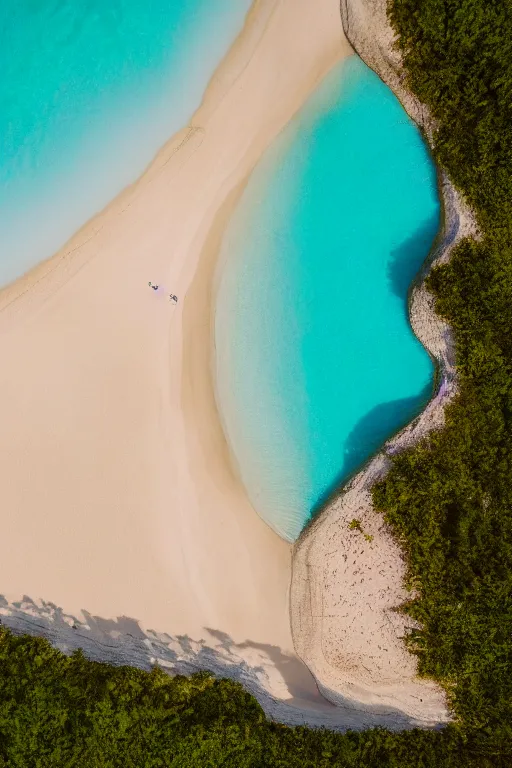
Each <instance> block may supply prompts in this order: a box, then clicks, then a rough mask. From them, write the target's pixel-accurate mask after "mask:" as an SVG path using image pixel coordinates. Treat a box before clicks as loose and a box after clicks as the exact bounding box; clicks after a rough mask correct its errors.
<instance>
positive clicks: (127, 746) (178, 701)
mask: <svg viewBox="0 0 512 768" xmlns="http://www.w3.org/2000/svg"><path fill="white" fill-rule="evenodd" d="M488 753H489V750H488V747H487V745H486V744H485V743H479V742H478V741H474V740H472V739H471V738H469V739H468V737H466V736H465V735H464V734H463V733H462V732H461V730H460V729H459V728H457V727H449V728H446V729H444V730H443V731H442V732H431V731H410V732H405V733H401V734H391V733H389V732H387V731H385V730H383V729H375V730H371V731H366V732H363V733H348V734H343V735H342V734H337V733H332V732H330V731H313V730H310V729H308V728H302V727H301V728H287V727H285V726H282V725H278V724H276V723H269V722H268V721H267V720H266V719H265V716H264V714H263V711H262V710H261V709H260V707H259V705H258V704H257V703H256V701H255V700H254V699H253V698H252V696H250V695H249V694H248V693H247V692H246V691H245V690H244V689H243V688H242V686H241V685H239V684H238V683H234V682H231V681H230V680H215V679H214V678H213V677H211V676H210V675H209V674H207V673H201V674H197V675H193V676H192V677H191V678H188V677H174V678H171V677H169V675H167V674H165V673H164V672H162V671H161V670H159V669H154V670H153V671H152V672H143V671H141V670H139V669H134V668H133V667H113V666H110V665H108V664H98V663H96V662H91V661H88V660H87V659H86V658H85V657H84V656H83V655H82V654H81V653H75V654H74V655H73V656H71V657H68V656H65V655H64V654H63V653H61V652H60V651H58V650H56V649H54V648H52V647H51V646H50V644H49V643H48V642H47V641H46V640H43V639H42V638H33V637H28V636H24V637H16V636H15V635H13V634H11V633H10V632H9V631H7V630H6V629H0V766H1V768H7V766H8V767H9V768H32V767H34V768H35V767H37V768H54V767H55V768H64V767H65V768H71V767H73V768H74V767H75V766H76V768H118V767H119V768H217V766H219V768H220V766H222V767H223V768H274V767H275V768H313V767H314V768H418V767H419V766H424V767H425V768H427V767H428V768H430V766H439V767H440V768H459V766H464V767H465V768H490V766H500V767H501V766H503V767H504V766H506V765H510V761H509V760H510V759H512V752H511V751H509V752H503V753H496V754H494V755H489V754H488ZM461 761H462V762H461Z"/></svg>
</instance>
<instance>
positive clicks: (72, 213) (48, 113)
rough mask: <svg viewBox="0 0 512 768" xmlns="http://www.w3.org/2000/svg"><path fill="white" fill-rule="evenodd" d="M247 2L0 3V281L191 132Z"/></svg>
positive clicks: (46, 252)
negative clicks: (185, 129)
mask: <svg viewBox="0 0 512 768" xmlns="http://www.w3.org/2000/svg"><path fill="white" fill-rule="evenodd" d="M250 2H251V0H237V1H236V3H233V2H232V0H151V2H148V1H147V0H108V2H105V0H2V2H1V3H0V71H1V77H0V283H5V282H8V281H10V280H12V279H13V278H15V277H17V276H18V275H20V274H21V273H23V272H24V271H26V269H28V268H29V267H30V266H33V265H34V264H35V263H37V262H38V261H40V260H42V259H44V258H46V257H48V256H50V255H51V254H52V253H53V252H54V251H55V250H56V249H57V248H59V247H60V246H61V245H62V244H63V243H64V242H65V241H66V240H67V239H68V238H69V237H70V236H71V235H72V234H73V232H75V231H76V230H77V229H78V228H79V227H80V226H81V225H82V224H84V223H85V222H86V221H87V220H88V219H89V218H90V217H91V216H92V215H93V214H94V213H96V212H97V211H98V210H101V208H102V207H103V206H104V205H105V204H106V203H107V202H108V201H109V200H111V199H112V198H113V197H114V196H115V195H116V194H117V193H118V192H119V191H120V190H121V189H122V188H123V187H124V186H125V185H126V184H128V183H130V182H131V181H133V180H134V179H136V178H137V176H138V175H139V174H140V173H141V172H142V171H143V170H144V168H145V166H146V165H147V164H148V163H149V162H150V160H151V158H152V157H153V155H154V154H155V153H156V151H157V150H158V149H159V148H160V147H161V146H162V145H163V144H164V142H165V141H166V140H167V139H168V138H169V137H170V136H171V135H172V134H173V133H174V132H175V131H176V130H178V129H179V128H181V127H182V126H184V125H186V123H187V121H188V119H189V117H190V116H191V114H192V113H193V111H194V109H195V108H196V107H197V106H198V104H199V103H200V101H201V96H202V94H203V92H204V90H205V87H206V85H207V82H208V80H209V78H210V76H211V75H212V73H213V71H214V69H215V66H216V64H217V63H218V61H219V60H220V59H221V58H222V56H223V55H224V53H225V52H226V51H227V49H228V48H229V45H230V43H231V42H232V40H233V39H234V38H235V36H236V34H237V33H238V31H239V30H240V29H241V27H242V24H243V21H244V18H245V14H246V12H247V10H248V8H249V6H250Z"/></svg>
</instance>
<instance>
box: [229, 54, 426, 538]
mask: <svg viewBox="0 0 512 768" xmlns="http://www.w3.org/2000/svg"><path fill="white" fill-rule="evenodd" d="M439 216H440V212H439V200H438V194H437V183H436V174H435V169H434V167H433V164H432V162H431V159H430V157H429V155H428V152H427V150H426V148H425V145H424V143H423V141H422V139H421V136H420V134H419V132H418V130H417V129H416V127H415V125H414V124H413V123H412V122H411V121H410V120H409V119H408V118H407V116H406V114H405V112H404V111H403V109H402V107H401V105H400V104H399V102H398V101H397V100H396V99H395V97H394V96H393V94H392V93H391V91H390V90H389V89H388V88H387V87H386V86H385V85H384V84H383V83H382V82H381V81H380V80H379V79H378V78H377V76H376V75H374V74H373V72H371V70H369V69H368V68H367V67H366V66H365V65H364V64H363V63H362V62H361V61H360V60H359V59H358V58H357V57H355V56H352V57H350V58H349V59H347V60H345V62H343V63H342V64H340V65H339V66H338V67H337V68H335V70H334V71H333V72H332V73H331V74H330V75H329V76H328V77H327V78H326V79H325V81H324V82H323V83H322V84H321V86H320V87H319V88H318V90H317V91H316V92H315V94H314V95H313V97H312V98H311V99H310V100H309V101H308V103H307V104H306V105H305V107H304V108H303V109H302V110H301V111H300V113H299V114H298V115H297V116H296V118H295V119H294V120H293V121H292V123H291V124H290V125H289V126H288V127H287V128H286V130H285V131H284V132H283V133H282V134H281V136H280V137H279V139H278V140H277V142H275V143H274V145H273V146H272V147H271V149H270V150H269V151H268V152H267V153H266V155H265V156H264V158H263V159H262V161H261V162H260V163H259V165H258V166H257V168H256V170H255V171H254V173H253V174H252V176H251V179H250V182H249V184H248V186H247V188H246V190H245V192H244V194H243V196H242V199H241V202H240V203H239V205H238V207H237V210H236V213H235V216H234V218H233V220H232V222H231V224H230V227H229V230H228V232H227V234H226V237H225V239H224V243H223V246H222V254H221V268H220V270H219V273H218V285H217V300H216V321H215V343H216V366H217V372H216V373H217V399H218V402H219V406H220V411H221V415H222V419H223V422H224V428H225V431H226V434H227V437H228V441H229V443H230V446H231V449H232V453H233V455H234V458H235V461H236V462H237V464H238V468H239V472H240V475H241V477H242V479H243V481H244V483H245V485H246V488H247V490H248V493H249V496H250V498H251V500H252V502H253V504H254V506H255V508H256V509H257V511H258V512H259V514H260V515H261V516H262V517H263V518H264V519H265V520H266V521H267V522H268V523H269V524H270V525H271V526H272V527H273V528H275V530H276V531H277V532H278V533H280V534H281V535H282V536H283V537H285V538H287V539H289V540H293V539H295V538H296V537H297V536H298V534H299V533H300V531H301V529H302V528H303V526H304V524H305V523H306V522H307V520H308V519H309V518H310V517H311V515H312V514H314V512H315V510H317V509H318V507H319V505H321V503H322V502H323V501H324V500H325V499H326V498H327V497H328V496H329V494H330V493H332V491H333V490H334V489H335V488H336V487H338V486H339V485H340V484H341V483H343V481H344V480H346V479H347V478H348V477H349V476H350V475H351V474H353V473H354V471H355V470H357V469H358V467H360V466H361V465H362V464H363V463H364V461H365V460H366V459H367V458H368V457H369V456H370V455H371V454H372V453H374V452H375V451H376V450H377V449H378V448H379V447H380V446H381V445H382V444H383V443H384V441H385V440H386V439H387V438H388V437H390V436H391V435H392V434H393V432H395V431H396V430H397V429H398V428H400V427H401V426H403V425H405V424H406V423H407V422H408V421H410V420H411V419H412V418H413V417H414V415H416V413H417V412H418V411H419V410H420V409H421V408H422V406H423V405H424V404H425V403H426V401H427V400H428V398H429V396H430V393H431V388H432V378H433V366H432V363H431V361H430V359H429V357H428V355H427V353H426V351H425V350H424V348H423V347H422V346H421V344H420V343H419V342H418V341H417V339H416V338H415V336H414V335H413V333H412V330H411V328H410V326H409V321H408V315H407V292H408V288H409V286H410V284H411V281H412V280H413V278H414V276H415V274H416V273H417V272H418V269H419V267H420V265H421V263H422V262H423V261H424V259H425V258H426V256H427V254H428V252H429V250H430V247H431V244H432V241H433V239H434V236H435V234H436V232H437V229H438V227H439Z"/></svg>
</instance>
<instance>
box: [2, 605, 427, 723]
mask: <svg viewBox="0 0 512 768" xmlns="http://www.w3.org/2000/svg"><path fill="white" fill-rule="evenodd" d="M82 615H83V617H84V619H85V621H84V619H79V618H77V617H75V616H73V615H71V614H67V613H65V612H64V611H63V610H62V609H61V608H59V607H58V606H56V605H54V604H53V603H49V602H44V601H40V600H39V601H37V602H36V601H34V600H32V599H31V598H29V597H24V598H23V600H22V601H20V602H17V603H9V602H8V601H7V600H6V599H5V598H4V597H3V596H2V595H0V623H1V624H3V625H4V626H6V627H8V628H10V629H11V630H12V631H13V632H15V633H17V634H31V635H38V636H43V637H46V638H47V639H48V640H49V642H50V643H51V644H52V645H53V646H54V647H56V648H58V649H59V650H61V651H63V652H64V653H68V654H69V653H72V652H73V651H75V650H77V649H81V650H82V651H83V653H84V654H85V656H86V657H87V658H89V659H91V660H93V661H101V662H106V663H109V664H114V665H116V666H120V665H130V666H135V667H139V668H141V669H146V670H150V669H151V668H152V667H154V666H155V665H157V666H159V667H161V668H162V669H164V670H165V671H167V672H169V674H184V675H190V674H192V673H194V672H197V671H199V670H208V671H210V672H212V673H213V674H214V675H215V676H217V677H227V678H231V679H233V680H236V681H238V682H240V683H241V684H242V685H243V686H244V687H245V688H246V689H247V690H248V691H249V692H250V693H251V694H252V695H253V696H254V697H255V698H256V699H257V701H258V702H259V704H260V706H261V707H262V708H263V710H264V712H265V713H266V715H267V716H268V717H270V718H271V719H274V720H277V721H279V722H283V723H287V724H289V725H298V724H304V725H311V726H315V727H318V726H320V725H325V726H326V727H328V728H334V729H336V730H347V729H348V728H352V729H358V728H368V727H376V726H379V725H380V726H388V727H391V728H400V729H403V728H412V727H416V726H417V725H422V723H418V722H417V721H415V720H413V719H412V718H410V717H409V716H407V715H406V714H404V713H403V712H401V711H400V710H398V709H396V708H394V707H390V706H383V705H377V704H374V705H368V704H364V705H363V704H361V706H360V707H359V706H358V705H357V702H355V701H354V700H353V699H350V700H349V699H344V698H343V697H342V696H338V697H337V700H338V702H339V703H338V705H337V706H334V705H333V704H331V703H330V702H329V701H327V700H326V699H325V698H324V697H323V696H322V695H321V694H320V692H319V690H318V687H317V685H316V682H315V680H314V678H313V676H312V675H311V673H310V672H309V670H308V669H307V667H306V666H305V664H303V662H302V661H301V660H300V659H299V658H298V657H297V656H295V655H294V654H291V653H288V652H286V651H283V649H281V648H280V647H278V646H275V645H270V644H266V643H259V642H253V641H251V640H245V641H244V642H241V643H237V642H235V641H234V640H233V638H231V637H230V636H229V635H228V634H226V633H225V632H222V631H220V630H215V629H211V628H205V629H204V633H203V637H201V638H200V639H197V640H196V639H193V638H190V637H189V636H188V635H170V634H167V633H161V632H155V631H153V630H147V631H144V630H143V629H142V628H141V626H140V623H139V622H138V621H137V620H136V619H134V618H131V617H128V616H119V617H117V618H116V619H106V618H102V617H100V616H93V615H92V614H90V613H89V612H87V611H82ZM247 649H249V650H254V651H255V652H256V654H255V660H256V663H253V662H252V659H251V663H250V664H249V663H248V662H247V660H246V659H244V658H243V651H245V650H247ZM258 661H259V662H260V664H258V663H257V662H258ZM268 667H273V668H275V669H276V670H277V671H278V672H279V673H280V675H281V677H282V679H283V681H284V683H285V686H286V688H287V691H288V696H286V697H283V698H282V699H278V698H276V696H275V695H273V694H272V693H271V692H270V690H268V688H267V686H266V681H265V675H266V671H265V668H268Z"/></svg>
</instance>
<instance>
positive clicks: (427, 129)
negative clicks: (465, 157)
mask: <svg viewBox="0 0 512 768" xmlns="http://www.w3.org/2000/svg"><path fill="white" fill-rule="evenodd" d="M340 5H341V16H342V20H343V26H344V30H345V34H346V35H347V38H348V39H349V41H350V43H351V44H352V45H353V47H354V50H355V51H356V52H357V53H358V54H359V56H360V57H361V58H362V59H363V61H365V63H366V64H368V66H370V67H371V68H372V69H373V70H374V71H375V72H376V73H377V74H378V75H379V76H380V77H381V78H382V79H383V81H384V82H385V83H386V84H387V85H388V86H389V87H390V88H391V89H392V90H393V92H394V93H395V95H396V96H397V97H398V98H399V99H400V101H401V103H402V105H403V106H404V108H405V109H406V111H407V112H408V114H409V115H410V116H411V117H412V118H413V120H414V121H415V122H416V123H417V124H418V125H419V126H420V128H422V130H423V131H424V134H425V135H426V137H427V140H428V141H429V142H430V141H431V139H432V134H433V130H434V125H433V123H432V120H431V118H430V115H429V113H428V110H427V109H426V107H425V106H424V105H423V104H421V103H420V102H418V101H417V99H416V98H415V97H414V96H413V95H412V94H411V93H409V92H408V91H407V89H406V88H405V87H404V84H403V70H402V67H401V61H400V55H399V53H398V52H397V51H396V50H395V49H394V47H393V41H394V33H393V30H392V29H391V27H390V25H389V23H388V21H387V17H386V6H387V3H386V0H341V4H340ZM440 187H441V188H440V193H441V199H442V203H443V226H442V230H441V232H440V234H439V236H438V238H437V241H436V243H435V244H434V249H433V252H432V254H431V255H430V258H429V260H428V263H427V264H425V266H424V268H423V270H422V272H421V273H420V275H419V276H418V279H417V281H416V282H415V285H414V287H413V290H412V292H411V297H410V305H409V314H410V320H411V325H412V328H413V330H414V332H415V334H416V336H417V337H418V338H419V340H420V341H421V342H422V344H423V346H424V347H425V348H426V349H427V350H428V351H429V353H430V354H431V355H432V357H433V358H434V359H435V360H436V363H437V366H438V371H439V379H440V382H439V387H438V391H437V393H436V395H435V397H434V398H433V399H432V400H431V401H430V402H429V403H428V405H427V407H426V408H425V409H424V411H423V412H422V413H421V414H420V415H419V416H418V417H417V418H416V419H414V421H413V422H412V423H411V424H409V425H408V426H406V427H405V428H404V429H403V430H401V431H400V432H399V433H398V434H397V435H395V436H394V437H392V438H391V439H390V440H389V441H388V442H387V443H386V445H385V446H384V449H383V450H382V451H381V452H380V453H379V454H378V455H377V456H375V457H374V458H372V459H371V460H370V461H369V462H368V464H367V465H366V466H365V467H364V468H363V469H362V470H361V471H360V472H358V474H357V475H356V476H355V477H354V478H353V479H352V480H351V482H350V483H348V485H347V486H346V487H345V488H343V489H342V491H341V492H340V494H339V495H338V496H337V497H336V498H333V499H332V500H331V502H330V503H329V504H328V505H327V506H326V508H325V509H324V510H323V511H322V512H321V513H320V514H319V516H318V517H317V518H316V519H315V520H314V522H313V523H312V525H311V526H309V527H308V528H307V529H306V530H305V531H304V532H303V534H302V536H301V537H300V538H299V540H298V541H297V543H296V545H295V547H294V557H293V576H292V589H291V617H292V631H293V637H294V643H295V648H296V650H297V652H298V653H299V655H300V656H301V658H303V659H304V660H305V661H306V663H307V664H308V666H309V668H310V669H311V670H312V672H313V673H314V675H315V678H316V679H317V682H318V684H319V687H320V690H322V692H323V693H324V695H325V696H327V697H328V698H329V699H330V700H331V701H333V702H336V701H337V700H338V698H339V697H340V696H341V697H342V698H344V697H349V698H350V697H354V699H355V700H357V701H358V702H359V703H362V702H367V703H368V704H369V705H370V704H371V703H375V702H376V701H377V700H378V701H380V702H382V703H385V702H386V703H388V704H389V705H394V706H395V707H396V708H397V709H398V710H400V711H401V712H403V713H408V714H409V715H410V716H411V717H416V718H418V719H419V720H423V721H424V723H425V724H427V723H428V722H429V720H430V722H431V723H434V722H437V723H442V722H446V721H447V720H448V719H449V717H450V716H449V712H448V710H447V708H446V702H445V698H444V695H443V693H442V691H441V690H440V688H438V687H437V686H436V685H435V684H434V683H432V682H430V681H426V680H419V679H418V678H417V677H416V670H417V665H416V660H415V658H414V657H413V656H412V655H411V654H409V653H408V652H407V651H406V650H405V646H404V644H403V640H402V638H403V636H404V634H405V633H406V632H407V629H408V628H410V627H412V626H413V622H412V621H411V620H410V619H407V618H406V617H405V616H403V615H401V614H399V613H396V611H395V608H396V607H397V606H399V605H401V604H402V603H404V602H405V601H406V600H407V599H408V597H409V594H408V593H407V592H406V590H405V589H404V588H403V586H402V585H403V578H404V576H405V563H404V562H403V559H402V556H401V551H400V548H399V547H398V545H397V543H396V542H395V541H394V539H393V537H392V535H391V532H390V531H389V529H388V528H387V526H386V525H385V524H384V522H383V520H382V516H381V515H378V514H376V513H375V510H374V509H373V505H372V500H371V494H370V491H371V487H372V486H373V485H374V483H375V482H376V481H377V480H378V479H380V478H381V477H382V476H383V475H385V473H386V472H387V470H388V468H389V465H390V462H389V458H388V457H389V456H391V455H392V454H394V453H397V452H399V451H402V450H404V449H406V448H407V447H409V446H411V445H414V444H415V443H417V442H418V440H420V439H421V438H422V437H423V436H424V435H426V434H427V433H428V432H429V431H431V430H433V429H438V428H440V427H442V426H443V424H444V409H445V407H446V405H447V404H448V402H449V401H450V400H451V399H452V398H453V397H454V396H455V395H456V393H457V378H456V369H455V349H454V343H453V339H452V335H451V330H450V328H449V326H448V325H447V324H446V323H444V322H443V321H442V320H441V319H440V318H439V317H438V316H437V315H436V314H435V312H434V301H433V297H432V296H431V295H430V294H429V293H428V291H427V290H426V288H425V285H424V279H425V277H426V275H427V274H428V272H429V271H430V269H431V267H432V265H433V264H435V263H440V262H445V261H447V260H448V259H449V257H450V253H451V251H452V249H453V248H454V247H455V245H456V244H457V243H458V242H459V241H460V240H461V239H462V238H463V237H467V236H471V235H473V236H474V235H475V234H476V226H475V222H474V217H473V216H472V214H471V211H469V210H468V208H467V207H466V206H465V204H464V203H463V201H462V200H461V199H460V197H459V195H458V194H457V192H456V190H455V189H454V188H453V186H452V185H451V183H450V181H449V179H448V178H446V176H441V179H440ZM353 519H357V520H359V521H360V523H361V527H362V530H363V531H364V532H365V533H367V534H370V535H371V536H373V540H372V541H371V542H368V541H366V540H365V539H364V537H363V536H362V534H361V532H359V531H357V530H350V528H349V525H350V522H351V521H352V520H353ZM361 627H364V632H361Z"/></svg>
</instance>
